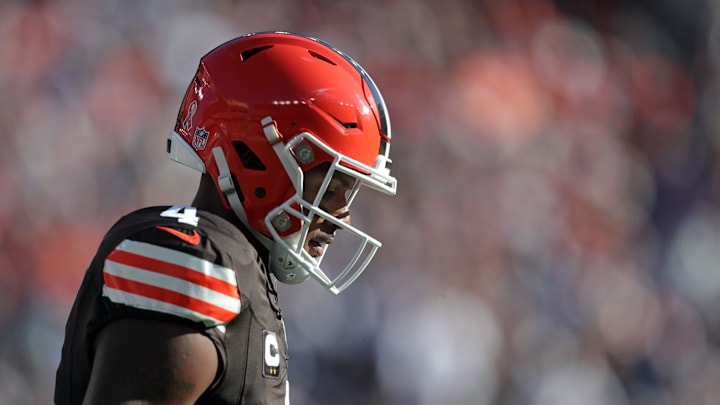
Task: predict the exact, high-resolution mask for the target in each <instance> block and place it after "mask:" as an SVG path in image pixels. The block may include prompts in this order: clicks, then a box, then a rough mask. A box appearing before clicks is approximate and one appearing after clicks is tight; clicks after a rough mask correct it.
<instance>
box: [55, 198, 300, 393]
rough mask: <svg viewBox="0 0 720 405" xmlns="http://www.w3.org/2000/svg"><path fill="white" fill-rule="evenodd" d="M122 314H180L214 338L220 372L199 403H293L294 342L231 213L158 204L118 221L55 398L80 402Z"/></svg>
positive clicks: (86, 292)
mask: <svg viewBox="0 0 720 405" xmlns="http://www.w3.org/2000/svg"><path fill="white" fill-rule="evenodd" d="M120 318H142V319H156V320H162V321H168V320H169V321H172V322H181V323H183V324H187V325H191V326H193V327H194V328H196V329H197V330H198V331H199V332H201V333H203V334H205V335H206V336H208V337H209V338H210V339H211V340H212V341H213V343H214V344H215V346H216V349H217V352H218V353H219V356H220V358H219V367H220V372H219V373H218V377H216V380H215V381H214V382H213V384H212V385H211V387H210V388H209V389H208V390H207V391H206V392H205V393H204V394H203V395H202V397H201V398H200V400H199V401H198V403H199V404H238V403H241V404H285V403H287V390H288V387H287V343H286V340H285V330H284V326H283V322H282V319H281V316H280V310H279V308H278V304H277V294H276V292H275V286H274V282H273V280H272V279H271V278H270V277H269V275H268V273H267V272H266V270H265V267H264V265H263V263H262V261H261V259H260V258H259V257H258V253H257V251H256V250H255V249H254V248H253V246H252V244H251V243H250V242H249V241H248V240H247V238H246V237H245V235H244V234H243V233H242V232H241V231H240V229H238V228H237V227H236V226H234V225H233V224H231V223H230V222H228V221H227V220H225V219H223V218H220V217H218V216H216V215H213V214H211V213H208V212H204V211H198V210H196V209H195V208H193V207H180V206H175V207H151V208H145V209H142V210H139V211H135V212H133V213H131V214H129V215H127V216H125V217H123V218H122V219H121V220H120V221H118V222H117V223H116V224H115V225H114V226H113V227H112V228H111V229H110V231H109V232H108V233H107V234H106V235H105V238H104V239H103V241H102V244H101V245H100V247H99V249H98V251H97V253H96V255H95V257H94V259H93V260H92V262H91V264H90V267H89V268H88V270H87V272H86V274H85V278H84V280H83V283H82V285H81V287H80V290H79V292H78V295H77V297H76V299H75V303H74V305H73V308H72V311H71V313H70V317H69V319H68V322H67V326H66V330H65V342H64V345H63V349H62V359H61V361H60V366H59V368H58V370H57V379H56V386H55V403H57V404H79V403H81V402H82V400H83V398H84V396H85V391H86V389H87V386H88V382H89V379H90V374H91V372H92V365H93V350H92V347H93V340H94V338H95V336H97V334H98V332H99V331H100V330H101V329H102V328H103V327H104V326H105V325H107V324H108V323H109V322H112V321H113V320H116V319H120Z"/></svg>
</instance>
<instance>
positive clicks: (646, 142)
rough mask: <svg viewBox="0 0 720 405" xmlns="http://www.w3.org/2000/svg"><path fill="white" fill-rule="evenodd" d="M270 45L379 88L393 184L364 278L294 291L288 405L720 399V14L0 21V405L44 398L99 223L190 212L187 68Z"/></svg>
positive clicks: (447, 13) (135, 9)
mask: <svg viewBox="0 0 720 405" xmlns="http://www.w3.org/2000/svg"><path fill="white" fill-rule="evenodd" d="M268 29H282V30H289V31H296V32H300V33H304V34H308V35H313V36H318V37H320V38H323V39H325V40H327V41H329V42H330V43H332V44H334V45H336V46H337V47H339V48H340V49H343V50H345V51H346V52H347V53H348V54H349V55H351V56H353V57H354V58H355V59H357V60H358V61H359V62H360V63H361V64H362V65H363V66H364V67H365V68H366V69H367V70H368V71H369V72H370V74H371V75H372V76H373V78H374V79H375V81H376V82H377V83H378V85H379V86H380V88H381V89H382V91H383V94H384V96H385V99H386V101H387V103H388V105H389V109H390V115H391V118H392V123H393V127H394V128H393V130H394V131H393V134H394V137H393V140H394V142H393V159H394V167H393V169H394V171H395V175H396V176H397V177H398V179H399V182H400V186H399V195H398V196H397V197H396V198H394V199H392V198H384V197H383V198H380V199H379V200H375V201H373V202H372V205H367V206H363V205H361V204H358V206H356V207H355V211H356V212H355V215H354V217H353V219H354V222H356V223H358V222H359V223H361V224H362V226H364V227H366V228H368V229H370V230H372V231H373V232H374V233H375V235H376V236H378V237H379V238H380V240H382V241H384V243H385V245H386V246H385V247H384V248H383V250H381V252H380V253H379V257H378V258H377V259H376V261H375V262H374V263H373V265H372V266H371V268H369V269H368V270H367V271H366V272H365V274H364V275H363V277H361V279H360V281H358V282H357V283H356V284H355V285H354V286H353V287H352V288H350V289H349V290H348V291H347V292H345V293H344V294H343V295H341V296H340V297H332V296H331V295H330V294H328V293H326V292H324V291H322V290H321V288H320V287H316V286H315V285H314V284H311V283H306V284H305V285H302V286H299V287H296V288H292V289H290V288H285V287H283V288H282V295H281V302H282V303H283V305H284V308H285V309H284V312H285V314H286V316H287V318H286V325H287V328H288V335H289V344H290V347H291V357H290V376H291V398H292V400H293V403H294V404H296V405H297V404H351V405H354V404H358V405H359V404H408V405H411V404H412V405H430V404H440V403H441V404H446V405H455V404H457V405H468V404H477V405H566V404H567V405H573V404H582V405H676V404H677V405H683V404H692V405H711V404H717V401H718V398H720V352H719V351H718V347H719V345H720V311H718V308H720V209H719V207H718V200H719V198H720V166H719V165H718V158H717V155H718V151H719V150H720V132H719V129H720V109H719V108H718V107H719V105H720V81H719V80H718V78H719V76H718V73H719V69H720V2H718V1H717V0H689V1H675V0H638V1H618V0H596V1H590V0H585V1H572V0H566V1H551V0H524V1H521V0H466V1H462V0H446V1H434V0H416V1H410V0H387V1H381V0H374V1H373V0H364V1H350V0H345V1H340V0H338V1H320V0H314V1H311V0H301V1H292V0H284V1H281V0H262V1H254V0H253V1H250V0H244V1H227V0H224V1H223V0H219V1H207V2H197V1H190V0H179V1H178V0H174V1H169V0H164V1H139V0H124V1H120V0H114V1H110V0H108V1H93V0H68V1H62V2H60V1H29V0H28V1H8V0H4V1H2V2H0V95H1V96H0V404H47V403H50V402H51V401H52V389H53V385H54V373H55V368H56V366H57V363H58V361H59V353H60V347H61V344H62V333H63V327H64V323H65V319H66V316H67V314H68V311H69V308H70V305H71V303H72V299H73V297H74V293H75V290H76V288H77V287H78V285H79V282H80V280H81V277H82V274H83V272H84V268H85V266H86V265H87V263H88V261H89V259H90V257H91V255H92V254H93V252H94V250H95V248H96V247H97V245H98V243H99V241H100V239H101V237H102V235H103V234H104V232H105V231H106V230H107V229H108V227H109V226H110V225H111V224H112V223H113V222H114V221H115V220H116V219H117V218H118V217H119V216H120V215H122V214H125V213H127V212H129V211H130V210H133V209H135V208H138V207H141V206H145V205H159V204H176V203H181V204H183V203H189V202H190V199H191V197H192V195H193V193H194V190H195V186H196V182H197V179H198V178H199V176H198V175H197V174H195V173H194V172H192V171H191V170H190V169H186V168H184V167H181V166H179V165H177V164H174V163H171V162H169V161H168V159H167V158H166V156H165V154H164V146H165V138H166V134H167V133H168V131H169V130H170V129H172V126H173V124H174V121H175V116H176V113H177V108H178V106H179V102H180V97H181V95H182V94H183V92H184V90H185V88H186V86H187V83H188V81H189V79H190V77H191V75H192V74H193V73H194V70H195V68H196V66H197V61H198V58H199V57H200V56H201V55H203V54H204V53H206V52H207V51H209V50H210V49H211V48H212V47H214V46H215V45H217V44H219V43H221V42H224V41H225V40H227V39H229V38H231V37H234V36H237V35H240V34H243V33H247V32H251V31H258V30H268ZM369 197H373V196H371V195H370V193H366V194H365V195H364V196H362V195H361V196H360V198H369Z"/></svg>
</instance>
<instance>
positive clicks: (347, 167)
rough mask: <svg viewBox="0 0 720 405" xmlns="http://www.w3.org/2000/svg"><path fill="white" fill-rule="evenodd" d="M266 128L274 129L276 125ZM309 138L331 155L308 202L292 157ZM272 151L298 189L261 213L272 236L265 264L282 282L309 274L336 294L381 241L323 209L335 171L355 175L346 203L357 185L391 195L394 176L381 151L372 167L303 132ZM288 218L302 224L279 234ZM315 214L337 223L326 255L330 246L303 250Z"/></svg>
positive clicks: (395, 182) (298, 280)
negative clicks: (317, 252)
mask: <svg viewBox="0 0 720 405" xmlns="http://www.w3.org/2000/svg"><path fill="white" fill-rule="evenodd" d="M267 128H268V127H266V130H269V131H273V130H274V129H273V128H274V125H273V126H272V128H270V129H267ZM308 143H311V144H313V145H314V147H316V148H318V149H321V150H322V151H323V152H325V153H327V154H328V155H330V156H332V157H333V161H332V162H331V163H330V165H329V167H328V170H327V172H326V173H325V177H324V179H323V181H322V184H321V186H320V187H319V189H318V191H317V193H316V195H315V196H314V198H313V199H312V201H306V200H305V199H303V187H304V184H303V180H304V178H303V173H302V171H301V170H300V168H299V166H298V164H297V162H296V161H295V159H296V157H295V156H297V153H294V152H297V149H298V148H302V145H307V144H308ZM276 152H277V154H278V157H279V158H280V160H281V161H282V162H283V165H284V166H285V168H286V171H287V172H288V175H289V176H290V178H291V179H292V182H293V184H294V185H295V189H296V190H297V192H296V194H295V195H294V196H292V197H291V198H290V199H288V200H287V201H285V202H284V203H283V204H281V205H279V206H278V207H276V208H275V209H273V210H271V211H270V212H269V213H268V215H267V216H266V217H265V225H266V227H267V228H268V230H269V231H270V233H271V234H272V239H273V240H272V246H271V247H270V264H269V267H270V269H271V270H272V271H273V273H274V274H275V276H276V277H277V278H278V279H279V280H280V281H281V282H284V283H289V284H297V283H300V282H302V281H304V280H306V279H307V278H308V277H313V278H314V279H315V280H317V281H318V282H319V283H320V284H321V285H323V286H324V287H325V288H326V289H328V290H329V291H330V292H332V293H333V294H339V293H340V292H342V291H343V290H345V289H346V288H347V287H348V286H350V284H352V283H353V282H354V281H355V280H356V279H357V278H358V276H360V274H361V273H362V272H363V271H364V270H365V268H366V267H367V266H368V264H369V263H370V261H371V260H372V258H373V256H374V255H375V253H376V252H377V250H378V249H379V248H380V247H381V246H382V244H381V243H380V241H378V240H377V239H375V238H373V237H372V236H370V235H369V234H367V233H366V232H363V231H361V230H360V229H358V228H357V227H355V226H352V225H350V224H349V223H347V222H345V221H343V220H341V219H338V218H336V217H335V216H333V215H332V214H330V213H329V212H327V211H325V210H324V209H323V208H322V207H321V201H322V199H323V196H324V195H325V192H326V191H327V189H328V186H329V185H330V183H331V181H332V179H333V177H334V176H335V175H336V174H337V173H342V175H344V176H346V177H350V178H352V179H353V180H354V186H353V187H352V188H351V189H348V193H347V197H346V198H347V206H350V204H351V203H352V201H353V199H354V198H355V196H356V195H357V192H358V190H359V188H360V187H361V186H367V187H370V188H372V189H375V190H378V191H381V192H382V193H384V194H388V195H394V194H395V192H396V188H397V181H396V179H395V178H393V177H392V176H390V175H389V169H388V166H389V161H388V160H387V158H386V157H385V156H382V155H381V156H380V157H379V158H378V161H377V162H376V164H375V167H370V166H367V165H365V164H362V163H360V162H357V161H354V160H352V159H350V158H347V157H345V156H342V155H340V154H339V153H337V152H335V151H334V150H332V149H331V148H329V147H327V146H326V145H324V144H323V143H322V142H321V141H320V140H318V139H317V138H316V137H315V136H313V135H312V134H310V133H307V132H304V133H301V134H299V135H297V136H295V137H294V138H293V139H292V140H290V141H289V142H288V143H287V144H285V145H283V144H282V143H278V144H277V148H276ZM351 167H352V168H353V169H351ZM290 217H292V218H295V219H298V220H299V221H300V223H301V224H302V227H301V229H300V230H299V231H298V232H296V233H293V234H292V235H289V236H286V237H281V236H280V233H282V232H283V226H284V224H288V223H290ZM317 218H322V220H323V221H325V222H327V223H329V224H332V226H333V228H337V232H336V234H335V235H334V238H333V239H334V241H333V244H332V251H333V254H330V255H328V251H330V250H331V249H330V247H331V246H330V245H325V246H322V254H320V255H319V256H317V257H313V255H311V254H310V253H309V252H308V251H306V250H305V245H306V243H305V242H306V240H307V238H308V233H309V230H310V225H311V224H312V223H313V221H314V220H316V219H317Z"/></svg>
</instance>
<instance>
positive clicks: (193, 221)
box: [160, 205, 200, 226]
mask: <svg viewBox="0 0 720 405" xmlns="http://www.w3.org/2000/svg"><path fill="white" fill-rule="evenodd" d="M160 216H161V217H166V218H175V219H177V220H178V222H181V223H183V224H189V225H192V226H197V224H198V221H199V220H200V217H198V216H197V209H196V208H195V207H185V206H182V205H173V206H172V207H170V208H168V209H166V210H165V211H163V212H161V213H160Z"/></svg>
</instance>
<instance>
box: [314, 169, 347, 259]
mask: <svg viewBox="0 0 720 405" xmlns="http://www.w3.org/2000/svg"><path fill="white" fill-rule="evenodd" d="M325 174H326V170H325V169H324V168H316V169H313V170H310V171H308V172H307V173H305V184H304V193H303V198H304V199H305V200H306V201H313V200H314V199H315V196H316V195H317V193H318V190H319V189H320V187H321V186H322V182H323V180H324V179H325ZM354 184H355V179H353V178H352V176H348V175H347V174H344V173H339V172H335V174H334V175H333V178H332V180H330V184H329V185H328V187H327V190H326V191H325V194H324V195H323V198H322V201H321V203H320V208H322V209H323V210H325V211H326V212H328V213H330V215H332V216H334V217H335V218H337V219H340V220H342V222H345V223H347V224H349V223H350V210H349V209H348V197H349V194H350V192H351V191H352V189H353V186H354ZM337 229H338V227H337V226H336V225H334V224H332V223H330V222H328V221H326V220H325V219H323V218H322V217H319V216H316V217H315V218H314V219H313V221H312V223H311V224H310V230H309V231H308V236H307V238H306V239H305V246H303V247H304V249H305V251H306V252H308V253H309V254H310V256H312V257H320V256H322V254H323V251H324V249H325V246H327V245H329V244H331V243H333V240H334V234H335V231H336V230H337Z"/></svg>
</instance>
